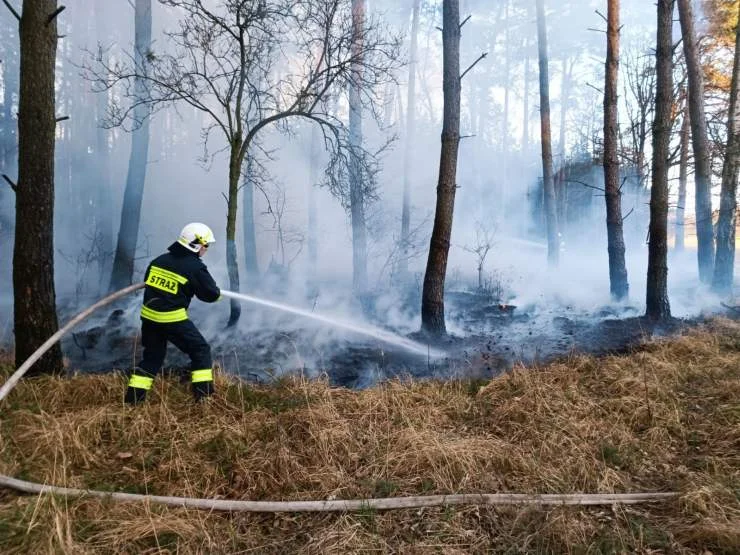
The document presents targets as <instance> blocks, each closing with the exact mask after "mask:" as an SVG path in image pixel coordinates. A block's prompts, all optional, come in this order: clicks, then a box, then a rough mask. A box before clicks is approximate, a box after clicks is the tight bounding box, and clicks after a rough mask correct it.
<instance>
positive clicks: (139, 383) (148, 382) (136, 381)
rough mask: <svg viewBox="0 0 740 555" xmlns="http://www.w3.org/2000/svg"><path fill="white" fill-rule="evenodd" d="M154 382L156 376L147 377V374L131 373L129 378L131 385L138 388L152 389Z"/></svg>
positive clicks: (129, 384)
mask: <svg viewBox="0 0 740 555" xmlns="http://www.w3.org/2000/svg"><path fill="white" fill-rule="evenodd" d="M153 383H154V378H147V377H146V376H139V375H138V374H131V377H130V378H129V380H128V386H129V387H135V388H137V389H147V390H149V389H151V388H152V384H153Z"/></svg>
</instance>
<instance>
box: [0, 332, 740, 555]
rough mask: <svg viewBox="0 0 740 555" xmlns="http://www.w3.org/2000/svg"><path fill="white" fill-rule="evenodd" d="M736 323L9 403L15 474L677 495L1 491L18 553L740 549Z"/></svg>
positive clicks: (7, 531) (8, 463)
mask: <svg viewBox="0 0 740 555" xmlns="http://www.w3.org/2000/svg"><path fill="white" fill-rule="evenodd" d="M739 378H740V325H739V324H738V323H736V322H732V321H728V320H715V321H713V322H711V323H710V324H708V325H707V326H705V327H704V328H702V329H700V330H695V331H692V332H689V333H686V334H685V335H683V336H680V337H675V338H672V339H670V340H662V341H656V342H653V343H650V344H648V345H646V346H645V347H644V348H643V349H641V350H640V351H639V352H636V353H634V354H632V355H629V356H612V357H605V358H593V357H585V356H576V357H572V358H571V359H569V360H567V361H563V362H559V363H556V364H551V365H548V366H543V367H535V368H517V369H515V370H513V371H512V372H511V373H509V374H507V375H506V376H504V377H502V378H498V379H495V380H493V381H492V382H490V383H488V384H486V385H485V386H484V387H482V388H480V389H479V390H476V389H475V388H474V386H473V384H471V383H468V382H464V381H455V382H447V383H440V382H432V381H429V382H401V381H394V382H390V383H386V384H382V385H379V386H378V387H375V388H373V389H368V390H363V391H348V390H343V389H336V388H332V387H330V386H329V385H328V384H327V383H326V382H323V381H306V380H303V379H301V378H299V377H293V378H286V379H284V380H282V381H281V383H280V384H279V385H277V386H273V387H266V386H255V385H248V384H245V383H241V382H239V381H238V380H235V379H227V378H225V377H224V376H222V375H219V376H218V378H217V381H218V383H217V389H218V393H217V395H216V397H215V398H214V399H212V401H211V402H209V403H207V404H204V405H200V406H196V405H194V404H193V403H192V401H191V400H190V395H189V391H188V390H187V388H186V387H183V386H181V385H179V384H177V383H175V382H174V381H171V380H166V379H158V380H157V381H156V382H155V383H156V386H155V391H154V392H153V393H154V394H153V395H151V398H150V400H149V402H148V403H147V404H146V405H145V406H142V407H137V408H130V407H126V406H124V405H123V404H122V394H123V388H124V380H123V378H122V376H120V375H105V376H74V377H72V378H66V379H62V378H39V379H33V380H27V381H24V382H22V383H21V384H20V385H19V386H18V388H17V389H16V390H15V391H14V392H13V393H12V394H11V395H10V397H9V398H8V399H7V400H6V403H5V405H4V406H3V407H0V411H1V412H2V421H1V422H0V471H2V473H4V474H9V475H13V476H16V477H20V478H24V479H30V480H34V481H38V482H48V483H53V484H56V485H63V486H70V487H82V488H93V489H103V490H111V491H129V492H137V493H152V494H163V495H179V496H193V497H219V498H234V499H253V500H320V499H333V498H371V497H389V496H402V495H423V494H441V493H495V492H516V493H572V492H588V493H613V492H616V493H626V492H632V491H635V492H640V491H679V492H681V497H680V498H679V499H678V500H676V501H673V502H668V503H662V504H655V505H645V506H635V507H606V508H605V507H593V508H579V507H572V508H554V509H550V510H545V509H535V508H524V509H522V508H506V507H504V508H491V507H447V508H444V507H441V508H429V509H423V510H403V511H389V512H374V511H365V512H360V513H356V514H232V515H229V514H209V513H205V512H199V511H193V510H185V509H172V508H166V507H160V506H155V505H136V504H114V503H111V502H105V501H100V500H94V499H67V500H65V499H62V498H57V497H54V496H45V497H41V498H37V497H22V496H17V495H15V494H14V493H11V492H7V491H6V492H2V491H0V538H5V539H3V540H2V542H3V548H2V551H3V553H30V552H34V553H51V552H65V553H66V552H69V553H154V552H186V553H191V552H224V553H232V552H250V550H252V551H254V552H259V553H282V552H286V551H289V552H303V553H349V552H358V551H378V552H393V551H403V552H404V553H431V552H438V551H444V552H445V553H471V552H480V553H487V552H507V551H515V552H516V551H521V552H558V553H570V552H573V553H576V552H579V553H580V552H614V551H616V552H619V551H631V552H657V551H662V552H677V553H689V552H696V551H700V552H701V551H702V550H705V549H706V550H710V551H712V552H713V553H720V552H727V553H730V552H737V551H739V550H740V532H738V530H740V501H739V498H740V493H739V492H740V404H739V403H738V399H740V379H739Z"/></svg>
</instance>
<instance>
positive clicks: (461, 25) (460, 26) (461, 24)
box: [458, 14, 473, 29]
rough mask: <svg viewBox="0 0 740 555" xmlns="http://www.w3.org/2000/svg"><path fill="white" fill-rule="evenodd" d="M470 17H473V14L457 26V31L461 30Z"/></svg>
mask: <svg viewBox="0 0 740 555" xmlns="http://www.w3.org/2000/svg"><path fill="white" fill-rule="evenodd" d="M471 17H473V14H470V15H469V16H468V17H466V18H465V19H463V21H462V23H460V25H459V27H458V28H459V29H462V28H463V25H465V24H466V23H467V22H468V20H469V19H470V18H471Z"/></svg>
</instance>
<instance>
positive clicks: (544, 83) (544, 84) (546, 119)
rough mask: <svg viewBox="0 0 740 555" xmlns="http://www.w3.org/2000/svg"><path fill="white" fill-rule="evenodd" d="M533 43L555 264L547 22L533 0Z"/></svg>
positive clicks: (550, 252) (540, 2)
mask: <svg viewBox="0 0 740 555" xmlns="http://www.w3.org/2000/svg"><path fill="white" fill-rule="evenodd" d="M537 45H538V53H539V65H540V130H541V131H540V136H541V137H540V142H541V145H542V183H543V190H544V199H545V220H546V224H547V261H548V263H549V264H550V266H557V265H558V262H559V258H560V240H559V238H558V217H557V207H556V204H555V183H554V181H553V175H552V134H551V131H550V77H549V75H548V56H547V22H546V21H545V0H537Z"/></svg>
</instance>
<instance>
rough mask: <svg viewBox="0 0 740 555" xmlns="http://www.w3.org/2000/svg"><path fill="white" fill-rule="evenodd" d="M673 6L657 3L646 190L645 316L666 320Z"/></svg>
mask: <svg viewBox="0 0 740 555" xmlns="http://www.w3.org/2000/svg"><path fill="white" fill-rule="evenodd" d="M673 4H674V0H658V34H657V41H656V49H655V64H656V65H655V71H656V82H657V84H656V93H655V120H654V121H653V186H652V189H651V191H650V240H649V247H648V271H647V293H646V309H645V316H646V317H647V318H648V319H650V320H655V321H660V320H666V319H668V318H670V316H671V306H670V303H669V301H668V237H667V235H668V233H667V231H668V229H667V228H668V157H669V152H668V150H669V143H670V140H671V106H672V103H673V99H672V96H673V41H672V39H671V35H672V30H673Z"/></svg>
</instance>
